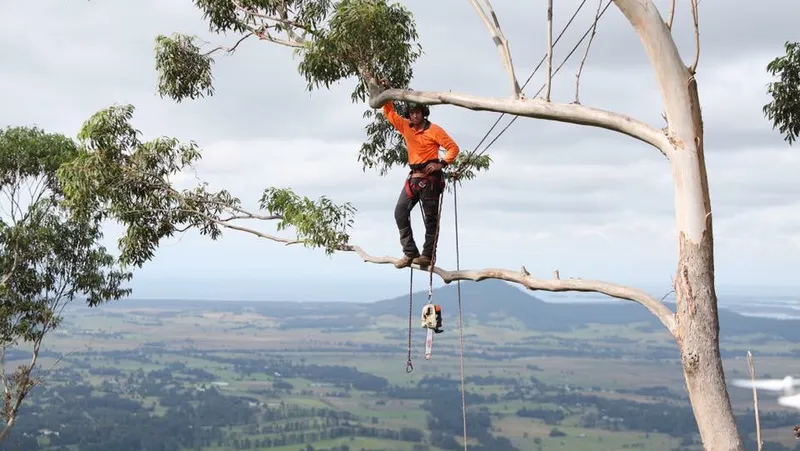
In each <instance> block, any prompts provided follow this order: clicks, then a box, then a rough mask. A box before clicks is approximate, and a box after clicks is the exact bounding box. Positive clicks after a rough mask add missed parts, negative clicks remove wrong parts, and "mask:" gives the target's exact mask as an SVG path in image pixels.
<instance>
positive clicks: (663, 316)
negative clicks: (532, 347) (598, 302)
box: [199, 213, 675, 333]
mask: <svg viewBox="0 0 800 451" xmlns="http://www.w3.org/2000/svg"><path fill="white" fill-rule="evenodd" d="M199 214H201V215H202V216H204V217H206V219H208V220H210V221H213V222H214V223H216V224H218V225H219V226H220V227H224V228H227V229H231V230H237V231H240V232H245V233H249V234H251V235H255V236H257V237H259V238H264V239H268V240H271V241H276V242H279V243H284V244H286V245H290V244H298V243H299V241H296V240H291V239H287V238H282V237H277V236H274V235H270V234H267V233H263V232H261V231H258V230H255V229H252V228H249V227H243V226H238V225H235V224H230V223H228V222H226V221H222V220H218V219H215V218H211V217H209V216H206V215H203V214H202V213H199ZM337 250H338V251H340V252H355V253H356V254H358V255H359V256H360V257H361V258H362V259H363V260H364V261H365V262H368V263H375V264H394V263H396V262H397V259H396V258H394V257H389V256H383V257H376V256H373V255H370V254H368V253H367V252H365V251H364V250H363V249H362V248H361V247H359V246H356V245H344V246H342V247H340V248H339V249H337ZM412 266H413V267H414V268H416V269H420V270H424V271H428V268H421V267H419V266H418V265H412ZM433 273H434V274H436V275H438V276H439V277H440V278H441V279H442V280H443V281H444V282H445V283H450V282H454V281H457V280H472V281H475V282H479V281H481V280H486V279H499V280H505V281H508V282H515V283H518V284H520V285H522V286H524V287H526V288H528V289H529V290H533V291H550V292H561V291H577V292H586V293H602V294H605V295H608V296H611V297H615V298H618V299H624V300H628V301H633V302H637V303H639V304H641V305H642V306H644V307H645V308H646V309H648V310H649V311H650V312H651V313H653V314H654V315H656V317H657V318H658V319H659V321H661V323H662V324H663V325H664V326H665V327H666V328H667V330H668V331H669V332H670V333H673V332H674V330H675V318H674V313H673V312H672V311H671V310H670V309H669V308H668V307H667V306H666V305H664V304H663V303H662V302H660V301H658V300H657V299H655V298H653V297H652V296H650V295H649V294H647V293H645V292H644V291H642V290H639V289H636V288H631V287H626V286H623V285H617V284H613V283H608V282H602V281H597V280H583V279H566V280H563V279H559V278H555V279H551V280H546V279H537V278H536V277H533V276H531V275H530V273H529V272H528V271H527V270H525V269H524V267H523V270H522V271H511V270H508V269H497V268H489V269H482V270H460V271H449V270H446V269H442V268H440V267H434V268H433Z"/></svg>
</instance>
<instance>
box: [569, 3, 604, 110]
mask: <svg viewBox="0 0 800 451" xmlns="http://www.w3.org/2000/svg"><path fill="white" fill-rule="evenodd" d="M602 6H603V0H600V1H599V2H597V12H596V13H595V15H594V23H592V34H591V36H589V42H588V43H587V44H586V51H585V52H584V53H583V59H581V65H580V66H579V67H578V73H577V74H576V75H575V102H574V103H577V104H579V103H581V101H580V97H579V93H580V84H581V72H583V66H584V64H586V58H587V57H588V56H589V49H590V48H591V47H592V41H593V40H594V35H595V34H597V22H598V21H599V20H600V14H601V12H600V8H601V7H602Z"/></svg>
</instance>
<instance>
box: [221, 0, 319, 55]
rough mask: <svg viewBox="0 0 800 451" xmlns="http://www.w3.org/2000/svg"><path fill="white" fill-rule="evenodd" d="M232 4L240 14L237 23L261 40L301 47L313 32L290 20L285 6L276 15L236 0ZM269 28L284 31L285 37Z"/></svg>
mask: <svg viewBox="0 0 800 451" xmlns="http://www.w3.org/2000/svg"><path fill="white" fill-rule="evenodd" d="M233 5H234V7H235V8H236V10H237V12H238V13H239V14H241V16H242V17H241V19H239V23H240V24H241V25H242V26H244V27H246V28H247V29H248V30H249V31H250V33H251V34H253V35H255V36H258V38H259V39H261V40H264V41H269V42H272V43H275V44H279V45H283V46H286V47H293V48H303V47H304V46H305V45H306V39H305V38H306V36H307V35H308V34H311V33H313V32H312V30H311V29H310V28H308V27H307V26H305V25H303V24H300V23H298V22H296V21H293V20H291V18H289V15H288V11H287V10H286V8H285V7H284V8H281V9H280V10H279V15H278V16H270V15H267V14H262V13H259V12H257V11H255V10H253V9H251V8H248V7H246V6H244V5H241V4H240V3H239V2H236V1H234V2H233ZM270 30H276V31H282V32H284V33H286V37H278V36H275V35H274V34H272V32H270Z"/></svg>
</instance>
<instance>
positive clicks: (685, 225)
mask: <svg viewBox="0 0 800 451" xmlns="http://www.w3.org/2000/svg"><path fill="white" fill-rule="evenodd" d="M615 3H616V4H617V6H618V7H619V8H620V10H621V11H622V12H623V14H625V16H626V17H627V18H628V20H629V21H630V23H631V24H632V25H633V27H634V28H635V29H636V32H637V33H638V35H639V37H640V39H641V40H642V43H643V44H644V47H645V50H646V52H647V56H648V58H649V59H650V62H651V64H652V66H653V69H654V71H655V75H656V78H657V79H658V83H659V86H660V89H661V95H662V98H663V101H664V108H665V110H666V116H667V123H668V130H667V133H668V137H669V139H670V142H671V143H672V148H671V149H667V152H666V153H667V156H668V157H669V159H670V162H671V164H672V174H673V180H674V182H675V218H676V226H677V232H678V267H677V273H676V277H675V293H676V298H677V305H678V307H677V313H676V316H677V321H676V329H675V333H674V334H675V339H676V342H677V344H678V347H679V349H680V354H681V361H682V363H683V373H684V378H685V380H686V387H687V390H688V392H689V400H690V402H691V404H692V409H693V411H694V414H695V418H696V420H697V425H698V428H699V430H700V436H701V439H702V441H703V446H704V449H706V450H714V451H732V450H736V451H743V450H744V447H743V444H742V440H741V437H740V436H739V432H738V430H737V427H736V423H735V417H734V415H733V409H732V407H731V402H730V398H729V397H728V391H727V387H726V384H725V375H724V373H723V369H722V359H721V357H720V352H719V319H718V316H717V295H716V291H715V288H714V239H713V232H712V225H711V223H712V221H711V201H710V197H709V189H708V179H707V175H706V167H705V159H704V156H703V121H702V114H701V112H700V102H699V98H698V94H697V84H696V81H695V79H694V76H693V74H691V73H690V72H689V69H688V68H687V67H686V66H685V65H684V63H683V60H682V59H681V57H680V55H679V53H678V49H677V47H676V46H675V42H674V41H673V39H672V36H671V33H670V31H669V29H668V28H667V26H666V24H665V23H664V21H663V20H662V18H661V15H660V14H659V12H658V10H657V9H656V7H655V5H653V3H652V1H650V0H615Z"/></svg>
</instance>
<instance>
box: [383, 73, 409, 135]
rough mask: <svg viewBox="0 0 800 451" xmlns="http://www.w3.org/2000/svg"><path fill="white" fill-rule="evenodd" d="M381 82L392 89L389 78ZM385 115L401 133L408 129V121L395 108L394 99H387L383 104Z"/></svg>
mask: <svg viewBox="0 0 800 451" xmlns="http://www.w3.org/2000/svg"><path fill="white" fill-rule="evenodd" d="M381 84H382V85H383V86H384V87H385V88H386V89H390V88H391V86H390V85H389V80H387V79H385V78H384V79H383V80H381ZM383 115H384V117H386V120H387V121H389V123H390V124H392V126H393V127H394V128H396V129H397V131H399V132H400V133H405V131H406V129H407V128H408V121H407V120H406V119H405V118H403V117H401V116H400V115H399V114H397V111H395V110H394V101H392V100H387V101H386V103H384V104H383Z"/></svg>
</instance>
